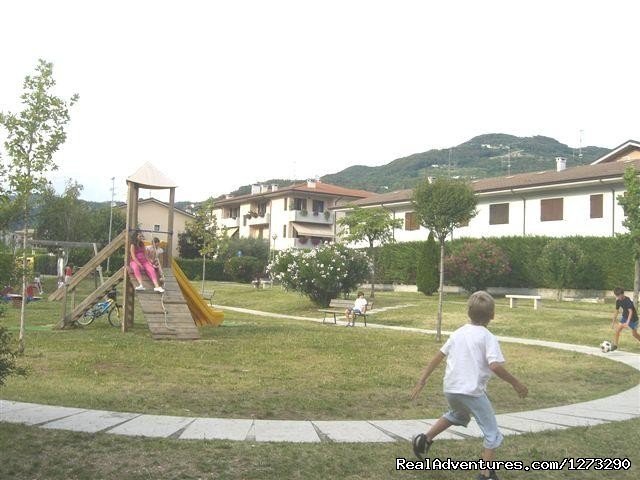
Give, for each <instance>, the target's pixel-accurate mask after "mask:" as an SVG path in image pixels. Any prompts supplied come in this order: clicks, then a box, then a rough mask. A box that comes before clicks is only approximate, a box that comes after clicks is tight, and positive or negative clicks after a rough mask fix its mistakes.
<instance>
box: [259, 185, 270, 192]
mask: <svg viewBox="0 0 640 480" xmlns="http://www.w3.org/2000/svg"><path fill="white" fill-rule="evenodd" d="M268 191H269V187H268V186H267V185H260V193H267V192H268Z"/></svg>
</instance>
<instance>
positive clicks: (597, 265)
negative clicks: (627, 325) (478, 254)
mask: <svg viewBox="0 0 640 480" xmlns="http://www.w3.org/2000/svg"><path fill="white" fill-rule="evenodd" d="M479 240H480V239H471V238H463V239H456V240H453V241H451V242H447V244H446V245H445V252H446V255H449V254H450V253H452V252H455V251H458V250H460V249H464V248H468V246H469V245H470V244H471V243H473V242H478V241H479ZM485 240H487V241H489V242H491V243H493V244H495V245H496V246H498V247H500V248H501V249H502V250H503V251H504V252H505V253H506V254H507V256H508V258H509V263H510V266H511V273H510V274H509V276H508V277H507V278H506V279H505V280H504V281H501V282H500V285H497V286H502V287H514V288H516V287H523V288H545V287H548V286H547V285H545V284H544V279H543V275H542V272H541V270H540V265H539V262H538V258H540V256H541V254H542V250H543V249H544V247H545V246H546V245H547V243H549V241H550V240H552V238H551V237H499V238H487V239H485ZM560 241H563V242H571V243H573V244H574V245H577V246H578V247H579V248H580V249H581V250H582V251H583V253H584V256H585V261H584V264H583V265H582V266H581V268H580V269H578V272H577V273H576V275H575V278H574V279H573V282H572V283H573V284H574V285H572V287H573V288H578V289H595V290H610V289H612V288H613V287H614V286H617V285H620V286H622V287H623V288H626V289H629V288H631V287H632V286H633V274H634V272H633V270H634V268H633V263H634V262H633V257H632V255H633V254H632V249H631V239H630V238H629V236H628V235H619V236H616V237H567V238H562V239H560ZM423 243H424V242H406V243H393V244H388V245H384V246H382V247H378V248H376V252H375V254H376V258H377V259H378V282H380V283H389V284H391V283H400V284H414V283H415V279H416V266H417V259H418V258H419V257H418V254H417V252H418V251H419V250H420V249H421V248H422V244H423ZM445 282H446V279H445Z"/></svg>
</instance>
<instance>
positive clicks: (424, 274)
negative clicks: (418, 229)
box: [416, 232, 440, 295]
mask: <svg viewBox="0 0 640 480" xmlns="http://www.w3.org/2000/svg"><path fill="white" fill-rule="evenodd" d="M419 248H420V250H419V251H418V265H417V266H416V286H417V287H418V291H419V292H422V293H424V294H425V295H433V292H435V291H437V290H438V282H439V278H440V277H439V272H438V266H439V264H440V259H439V258H438V246H437V245H436V240H435V237H434V236H433V232H429V236H428V237H427V241H426V242H423V243H422V244H421V245H420V247H419Z"/></svg>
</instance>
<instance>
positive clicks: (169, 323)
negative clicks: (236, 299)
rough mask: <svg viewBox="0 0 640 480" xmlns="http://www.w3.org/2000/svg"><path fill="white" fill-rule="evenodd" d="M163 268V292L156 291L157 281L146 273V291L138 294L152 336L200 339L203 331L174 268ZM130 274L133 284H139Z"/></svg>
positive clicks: (166, 338) (168, 338) (174, 338)
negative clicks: (154, 281)
mask: <svg viewBox="0 0 640 480" xmlns="http://www.w3.org/2000/svg"><path fill="white" fill-rule="evenodd" d="M163 271H164V277H165V283H164V289H165V292H164V293H163V294H160V293H157V292H154V291H153V283H151V280H149V279H148V278H147V277H146V276H145V275H143V276H142V278H143V285H144V287H145V288H146V290H144V291H137V292H136V293H135V294H136V297H137V298H138V302H139V303H140V307H141V308H142V312H143V313H144V318H145V320H146V322H147V325H148V326H149V331H151V336H152V337H153V339H154V340H198V339H199V338H200V332H199V331H198V327H197V326H196V324H195V322H194V321H193V317H192V316H191V312H190V311H189V307H187V302H186V300H185V299H184V297H183V295H182V291H181V290H180V287H179V285H178V282H177V281H176V278H175V277H174V275H173V272H172V270H171V269H170V268H164V269H163ZM130 276H131V278H132V281H133V284H134V285H137V284H138V282H137V281H136V280H135V278H133V275H132V274H130Z"/></svg>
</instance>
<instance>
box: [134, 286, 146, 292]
mask: <svg viewBox="0 0 640 480" xmlns="http://www.w3.org/2000/svg"><path fill="white" fill-rule="evenodd" d="M145 290H146V288H144V285H138V286H137V287H136V291H138V292H143V291H145Z"/></svg>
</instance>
